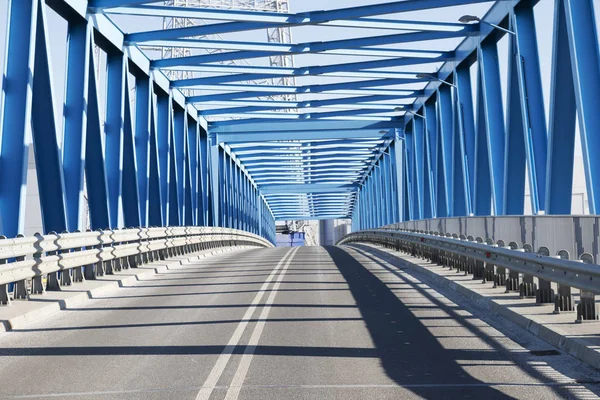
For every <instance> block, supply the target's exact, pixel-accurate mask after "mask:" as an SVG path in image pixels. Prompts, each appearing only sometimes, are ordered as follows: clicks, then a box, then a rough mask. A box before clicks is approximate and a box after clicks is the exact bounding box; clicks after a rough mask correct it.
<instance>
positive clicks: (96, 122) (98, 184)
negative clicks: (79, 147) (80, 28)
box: [85, 31, 110, 230]
mask: <svg viewBox="0 0 600 400" xmlns="http://www.w3.org/2000/svg"><path fill="white" fill-rule="evenodd" d="M92 44H93V35H92V33H91V31H90V47H89V50H88V51H89V55H88V57H89V59H90V63H89V70H88V78H89V80H88V105H87V126H86V141H85V181H86V190H87V195H88V206H89V208H90V225H91V228H92V229H93V230H96V229H108V228H109V227H110V216H109V209H108V183H107V179H106V169H105V168H106V166H105V163H104V146H103V141H102V126H101V118H100V115H101V114H100V103H99V102H98V82H97V80H96V75H95V74H96V72H95V71H96V60H94V49H93V46H92Z"/></svg>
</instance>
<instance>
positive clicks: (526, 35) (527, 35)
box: [512, 2, 548, 214]
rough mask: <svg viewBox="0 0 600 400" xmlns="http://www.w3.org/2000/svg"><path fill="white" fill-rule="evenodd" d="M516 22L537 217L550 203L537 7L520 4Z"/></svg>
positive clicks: (521, 88) (516, 9)
mask: <svg viewBox="0 0 600 400" xmlns="http://www.w3.org/2000/svg"><path fill="white" fill-rule="evenodd" d="M512 20H513V22H514V24H513V30H514V32H515V33H516V43H515V44H516V54H515V57H516V58H517V60H516V66H517V70H518V75H519V90H520V94H521V96H520V98H521V112H522V123H523V133H524V139H525V143H524V146H525V153H526V155H527V170H528V172H529V188H530V194H531V208H532V210H533V213H534V214H538V213H539V211H543V210H544V207H545V204H546V161H547V154H548V132H547V129H546V113H545V110H544V97H543V90H542V76H541V71H540V60H539V55H538V47H537V36H536V29H535V18H534V15H533V6H532V5H531V4H527V3H526V2H523V3H521V4H519V5H517V6H516V7H515V9H514V16H513V18H512Z"/></svg>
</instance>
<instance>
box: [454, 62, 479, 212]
mask: <svg viewBox="0 0 600 400" xmlns="http://www.w3.org/2000/svg"><path fill="white" fill-rule="evenodd" d="M454 79H455V84H456V96H457V106H458V107H457V111H458V123H459V128H460V133H461V135H462V159H463V160H462V161H463V173H464V189H465V199H466V207H467V208H466V214H467V215H473V203H474V201H475V200H474V193H473V188H474V187H475V111H474V109H473V94H472V93H473V92H472V86H471V71H470V70H469V66H468V65H466V64H464V65H459V66H458V67H457V68H456V71H455V73H454Z"/></svg>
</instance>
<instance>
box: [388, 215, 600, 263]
mask: <svg viewBox="0 0 600 400" xmlns="http://www.w3.org/2000/svg"><path fill="white" fill-rule="evenodd" d="M380 229H396V230H406V231H415V232H440V233H441V232H444V233H450V234H456V235H458V237H460V236H461V235H463V236H465V237H469V236H471V237H473V238H477V237H479V238H482V239H483V240H484V241H486V240H489V239H491V240H492V241H493V242H494V243H497V242H498V241H500V240H502V241H504V243H510V242H514V243H516V244H517V245H518V247H519V248H524V247H527V245H529V246H531V248H533V251H534V252H537V251H538V250H539V249H540V248H541V247H545V248H546V249H548V251H549V253H550V254H551V255H557V254H558V253H559V252H560V251H562V252H563V254H564V252H565V251H566V252H568V254H569V258H570V259H572V260H574V259H580V258H581V255H582V254H584V253H588V254H591V255H592V256H593V259H594V262H595V263H596V264H600V259H599V254H600V237H599V236H600V217H598V216H571V215H564V216H561V215H559V216H557V215H536V216H518V217H517V216H493V217H454V218H435V219H424V220H419V221H407V222H400V223H395V224H391V225H386V226H383V227H381V228H380Z"/></svg>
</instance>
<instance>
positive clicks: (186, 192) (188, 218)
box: [182, 115, 196, 226]
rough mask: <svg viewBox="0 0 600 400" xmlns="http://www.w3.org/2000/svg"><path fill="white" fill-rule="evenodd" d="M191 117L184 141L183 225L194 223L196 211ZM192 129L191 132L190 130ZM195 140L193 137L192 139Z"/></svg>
mask: <svg viewBox="0 0 600 400" xmlns="http://www.w3.org/2000/svg"><path fill="white" fill-rule="evenodd" d="M189 122H190V121H189V119H188V117H187V115H186V116H185V135H184V137H183V142H184V146H183V149H184V153H183V177H184V182H183V211H182V214H183V217H182V220H183V225H185V226H192V225H194V215H195V214H196V211H195V210H194V206H193V201H194V196H193V185H192V171H195V170H196V169H195V168H194V169H193V170H192V158H193V156H192V153H193V152H194V151H193V150H192V149H194V150H195V149H196V147H195V142H194V147H193V148H192V147H190V135H193V134H194V129H193V128H192V129H190V128H189V125H188V124H189ZM190 131H191V132H190ZM192 141H193V139H192Z"/></svg>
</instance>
